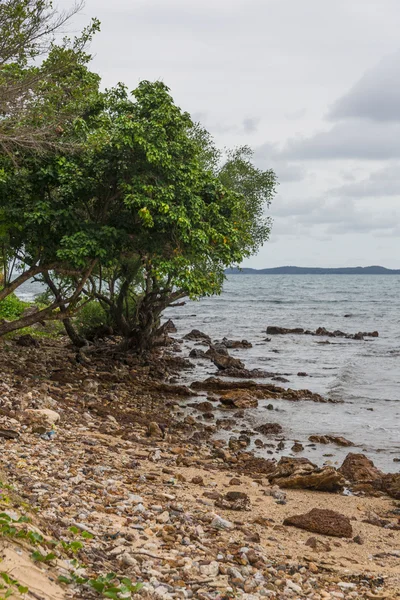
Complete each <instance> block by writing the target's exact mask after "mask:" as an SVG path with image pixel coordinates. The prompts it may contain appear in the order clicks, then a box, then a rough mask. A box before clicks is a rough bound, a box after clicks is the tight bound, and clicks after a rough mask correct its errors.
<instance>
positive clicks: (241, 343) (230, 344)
mask: <svg viewBox="0 0 400 600" xmlns="http://www.w3.org/2000/svg"><path fill="white" fill-rule="evenodd" d="M221 343H222V344H223V345H224V346H225V348H252V347H253V344H251V343H250V342H248V341H247V340H228V338H226V337H224V338H223V340H222V342H221Z"/></svg>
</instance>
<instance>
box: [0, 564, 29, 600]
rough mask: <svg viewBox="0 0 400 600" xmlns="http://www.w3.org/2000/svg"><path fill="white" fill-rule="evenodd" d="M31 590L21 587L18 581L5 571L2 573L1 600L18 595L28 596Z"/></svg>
mask: <svg viewBox="0 0 400 600" xmlns="http://www.w3.org/2000/svg"><path fill="white" fill-rule="evenodd" d="M28 592H29V588H28V587H27V586H25V585H21V584H20V582H19V581H18V580H17V579H14V578H13V577H11V576H10V575H9V573H6V572H5V571H0V594H1V595H0V600H5V599H6V598H10V596H13V595H15V594H16V593H18V594H22V595H24V594H27V593H28Z"/></svg>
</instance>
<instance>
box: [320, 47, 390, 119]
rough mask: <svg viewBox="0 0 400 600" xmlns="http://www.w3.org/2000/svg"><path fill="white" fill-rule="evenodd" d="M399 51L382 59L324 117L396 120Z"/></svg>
mask: <svg viewBox="0 0 400 600" xmlns="http://www.w3.org/2000/svg"><path fill="white" fill-rule="evenodd" d="M399 65H400V51H399V52H396V53H395V54H391V55H389V56H386V57H385V58H383V59H382V60H381V61H380V62H379V63H378V64H377V65H376V66H375V67H373V68H372V69H370V70H369V71H367V72H366V73H365V75H363V77H361V79H360V80H359V81H358V82H357V83H356V84H355V85H354V86H353V87H352V88H351V89H350V90H349V92H348V93H347V94H345V95H344V96H343V97H342V98H339V100H337V101H336V102H335V103H334V105H333V107H332V109H331V110H330V112H329V113H328V118H329V119H331V120H338V119H353V118H356V119H360V118H364V119H370V120H372V121H378V122H386V121H388V122H393V121H394V122H397V121H399V122H400V69H399Z"/></svg>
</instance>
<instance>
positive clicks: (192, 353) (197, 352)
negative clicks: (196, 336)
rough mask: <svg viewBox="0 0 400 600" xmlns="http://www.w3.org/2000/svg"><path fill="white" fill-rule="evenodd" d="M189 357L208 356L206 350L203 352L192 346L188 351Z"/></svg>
mask: <svg viewBox="0 0 400 600" xmlns="http://www.w3.org/2000/svg"><path fill="white" fill-rule="evenodd" d="M189 357H190V358H210V357H209V356H208V354H207V353H206V352H204V350H199V348H193V350H191V351H190V352H189Z"/></svg>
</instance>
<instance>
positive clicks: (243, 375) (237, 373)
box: [220, 367, 274, 379]
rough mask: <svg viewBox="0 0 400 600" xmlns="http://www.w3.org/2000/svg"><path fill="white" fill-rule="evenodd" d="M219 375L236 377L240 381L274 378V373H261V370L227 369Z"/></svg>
mask: <svg viewBox="0 0 400 600" xmlns="http://www.w3.org/2000/svg"><path fill="white" fill-rule="evenodd" d="M220 375H221V376H222V377H237V378H240V379H250V378H253V377H254V378H255V379H265V378H270V377H273V376H274V373H270V372H269V371H262V370H261V369H250V370H249V369H236V368H234V367H228V369H225V370H223V371H221V373H220Z"/></svg>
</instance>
